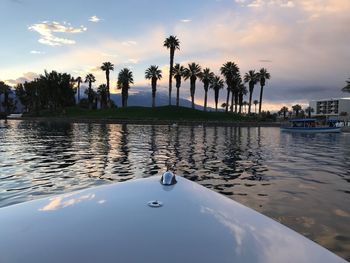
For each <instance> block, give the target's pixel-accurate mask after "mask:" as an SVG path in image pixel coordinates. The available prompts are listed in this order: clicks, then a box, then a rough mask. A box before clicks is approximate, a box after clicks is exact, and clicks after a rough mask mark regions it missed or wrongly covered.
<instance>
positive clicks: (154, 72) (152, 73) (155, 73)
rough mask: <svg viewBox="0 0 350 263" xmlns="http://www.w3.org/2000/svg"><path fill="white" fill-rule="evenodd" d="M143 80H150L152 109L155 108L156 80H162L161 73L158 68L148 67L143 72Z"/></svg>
mask: <svg viewBox="0 0 350 263" xmlns="http://www.w3.org/2000/svg"><path fill="white" fill-rule="evenodd" d="M145 78H146V79H150V80H151V85H152V107H153V108H154V107H155V106H156V91H157V80H160V79H161V78H162V71H161V70H160V69H159V68H158V66H154V65H153V66H150V67H149V68H148V69H146V71H145Z"/></svg>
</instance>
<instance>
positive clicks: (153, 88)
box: [152, 83, 157, 108]
mask: <svg viewBox="0 0 350 263" xmlns="http://www.w3.org/2000/svg"><path fill="white" fill-rule="evenodd" d="M156 85H157V84H154V83H153V87H152V108H154V107H155V106H156Z"/></svg>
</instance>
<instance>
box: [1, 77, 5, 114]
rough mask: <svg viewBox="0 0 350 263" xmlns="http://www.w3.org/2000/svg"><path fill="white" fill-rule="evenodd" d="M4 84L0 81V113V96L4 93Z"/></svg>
mask: <svg viewBox="0 0 350 263" xmlns="http://www.w3.org/2000/svg"><path fill="white" fill-rule="evenodd" d="M5 85H6V84H5V82H3V81H0V112H1V95H2V94H3V93H4V91H5Z"/></svg>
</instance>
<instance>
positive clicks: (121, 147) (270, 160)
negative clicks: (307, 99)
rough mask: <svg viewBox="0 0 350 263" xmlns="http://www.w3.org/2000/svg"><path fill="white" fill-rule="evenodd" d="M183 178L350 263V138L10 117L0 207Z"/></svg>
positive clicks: (4, 134)
mask: <svg viewBox="0 0 350 263" xmlns="http://www.w3.org/2000/svg"><path fill="white" fill-rule="evenodd" d="M167 162H168V163H173V164H175V169H176V171H177V174H179V175H182V176H184V177H186V178H188V179H190V180H193V181H197V182H198V183H200V184H202V185H204V186H205V187H208V188H210V189H213V190H214V191H217V192H219V193H222V194H224V195H226V196H228V197H229V198H231V199H234V200H236V201H238V202H240V203H242V204H244V205H247V206H249V207H251V208H253V209H255V210H257V211H259V212H261V213H263V214H265V215H268V216H270V217H272V218H274V219H276V220H278V221H279V222H281V223H283V224H285V225H287V226H289V227H291V228H292V229H295V230H296V231H297V232H299V233H302V234H303V235H305V236H307V237H308V238H310V239H312V240H314V241H316V242H317V243H319V244H321V245H323V246H324V247H327V248H328V249H330V250H332V251H333V252H334V253H337V254H338V255H340V256H342V257H344V258H346V259H347V260H350V227H349V225H350V195H349V194H350V134H345V133H343V134H297V133H281V132H280V130H279V128H237V127H202V126H193V127H189V126H141V125H118V124H78V123H75V124H74V123H47V122H43V123H40V122H30V121H8V122H7V123H5V122H4V121H0V207H4V206H8V205H12V204H16V203H20V202H24V201H27V200H32V199H36V198H41V197H44V196H50V195H54V194H60V193H66V192H69V191H72V190H77V189H82V188H86V187H90V186H94V185H101V184H106V183H111V182H122V181H126V180H132V179H136V178H141V177H149V176H152V175H159V176H160V175H161V173H162V172H163V171H164V168H165V164H166V163H167Z"/></svg>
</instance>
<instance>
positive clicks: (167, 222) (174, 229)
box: [0, 177, 346, 263]
mask: <svg viewBox="0 0 350 263" xmlns="http://www.w3.org/2000/svg"><path fill="white" fill-rule="evenodd" d="M177 180H178V183H177V184H175V185H172V186H164V185H161V184H160V182H159V178H158V177H151V178H148V179H140V180H135V181H131V182H125V183H117V184H112V185H107V186H101V187H95V188H91V189H87V190H83V191H79V192H75V193H70V194H65V195H60V196H56V197H53V198H46V199H41V200H36V201H31V202H26V203H22V204H18V205H13V206H9V207H5V208H2V209H0V222H1V224H0V233H1V240H2V242H1V246H0V262H4V263H23V262H26V263H41V262H42V263H47V262H50V263H62V262H65V263H70V262H84V263H97V262H107V263H112V262H114V263H115V262H132V263H138V262H140V263H141V262H142V263H144V262H152V263H164V262H167V263H175V262H176V263H179V262H191V263H192V262H201V263H213V262H220V263H232V262H241V263H257V262H261V263H266V262H283V263H288V262H291V263H295V262H298V263H313V262H314V263H346V261H345V260H343V259H341V258H339V257H338V256H336V255H334V254H332V253H331V252H329V251H328V250H326V249H324V248H322V247H320V246H319V245H317V244H315V243H314V242H312V241H310V240H308V239H306V238H305V237H303V236H301V235H299V234H298V233H296V232H294V231H292V230H290V229H289V228H287V227H285V226H283V225H281V224H279V223H277V222H276V221H273V220H271V219H270V218H268V217H266V216H263V215H261V214H259V213H257V212H256V211H254V210H252V209H249V208H247V207H245V206H243V205H241V204H238V203H236V202H234V201H232V200H231V199H228V198H227V197H224V196H222V195H220V194H218V193H215V192H213V191H211V190H209V189H206V188H204V187H202V186H200V185H198V184H196V183H194V182H191V181H188V180H186V179H184V178H181V177H177ZM152 200H158V201H159V202H151V203H150V202H149V201H152ZM153 203H154V204H160V205H156V206H153V207H150V206H149V205H150V204H153Z"/></svg>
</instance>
